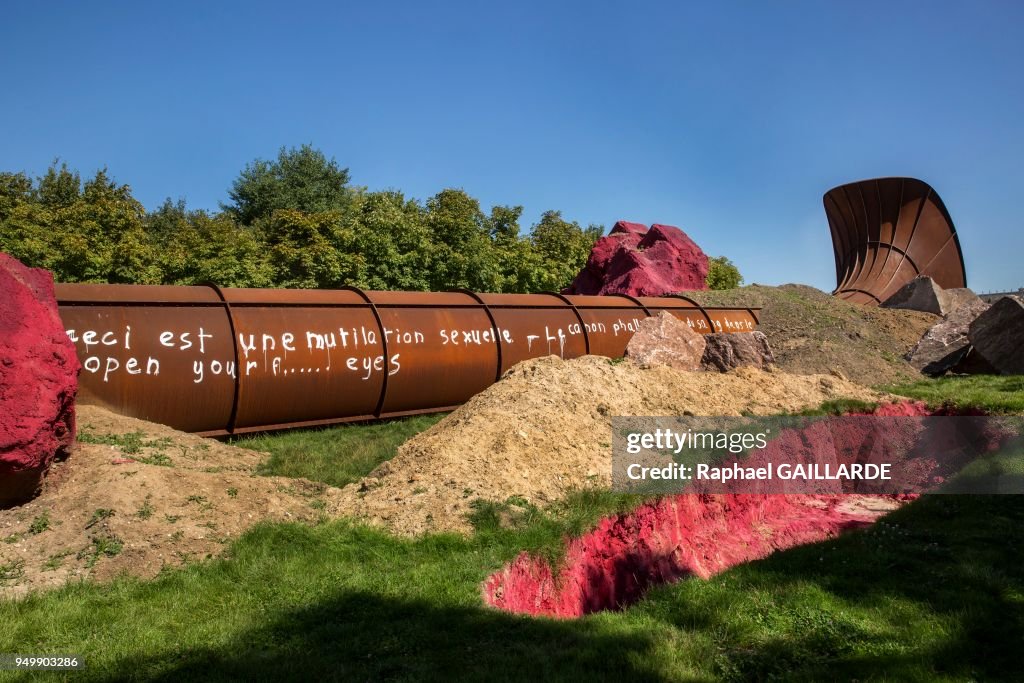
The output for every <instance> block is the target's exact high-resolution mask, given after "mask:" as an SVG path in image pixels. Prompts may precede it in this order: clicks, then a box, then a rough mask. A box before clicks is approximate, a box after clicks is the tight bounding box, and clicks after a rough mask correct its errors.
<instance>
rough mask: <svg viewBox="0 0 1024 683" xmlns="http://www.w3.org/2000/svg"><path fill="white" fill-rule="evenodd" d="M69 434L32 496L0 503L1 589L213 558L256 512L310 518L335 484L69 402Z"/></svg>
mask: <svg viewBox="0 0 1024 683" xmlns="http://www.w3.org/2000/svg"><path fill="white" fill-rule="evenodd" d="M78 421H79V430H80V433H79V437H80V439H82V441H81V442H79V443H78V444H77V445H76V446H75V449H74V451H73V453H72V454H71V456H70V457H69V458H68V459H67V460H65V461H63V462H57V463H55V464H54V465H53V467H52V468H51V470H50V474H49V475H48V477H47V479H46V481H45V485H44V488H43V491H42V493H40V495H39V496H38V497H36V498H35V499H34V500H32V501H31V502H29V503H27V504H25V505H22V506H20V507H16V508H11V509H8V510H0V595H3V596H8V597H13V596H17V595H22V594H24V593H26V592H27V591H29V590H31V589H36V588H45V587H50V586H57V585H61V584H63V583H65V582H66V581H68V580H76V579H78V578H85V577H91V578H95V579H97V580H100V581H104V580H109V579H111V578H113V577H115V576H117V575H118V574H120V573H122V572H127V573H130V574H132V575H135V576H141V577H144V578H148V577H152V576H155V575H156V574H157V573H158V572H159V571H160V569H161V568H162V567H164V566H179V565H182V564H185V563H187V562H191V561H196V560H201V559H205V558H207V557H211V556H216V555H219V554H220V553H221V552H222V550H223V549H224V548H225V547H226V544H227V542H228V541H229V540H231V539H232V538H235V537H237V536H238V535H239V534H241V533H242V532H243V531H245V530H246V529H247V528H249V527H250V526H252V525H253V524H256V523H257V522H260V521H263V520H268V519H269V520H292V521H296V520H301V521H308V522H315V521H316V520H318V519H320V518H321V517H322V516H323V515H325V514H328V513H329V503H328V499H329V498H330V497H331V495H332V493H336V492H337V489H331V488H329V487H327V486H325V485H323V484H317V483H313V482H309V481H306V480H302V479H288V478H284V477H263V476H256V474H255V471H256V467H257V466H258V465H259V463H260V462H261V461H262V460H264V458H265V457H266V454H265V453H258V452H254V451H251V450H247V449H244V448H236V447H233V446H229V445H227V444H223V443H220V442H217V441H214V440H212V439H203V438H200V437H197V436H192V435H190V434H185V433H182V432H179V431H176V430H174V429H171V428H169V427H164V426H162V425H157V424H153V423H151V422H144V421H142V420H135V419H132V418H129V417H122V416H120V415H116V414H114V413H111V412H109V411H106V410H104V409H102V408H97V407H95V406H80V407H79V409H78Z"/></svg>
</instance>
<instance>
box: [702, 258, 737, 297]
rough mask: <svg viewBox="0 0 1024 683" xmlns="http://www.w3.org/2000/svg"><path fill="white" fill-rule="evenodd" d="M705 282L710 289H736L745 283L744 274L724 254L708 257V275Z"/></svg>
mask: <svg viewBox="0 0 1024 683" xmlns="http://www.w3.org/2000/svg"><path fill="white" fill-rule="evenodd" d="M705 282H706V283H707V286H708V289H736V288H737V287H739V286H740V285H741V284H743V276H742V275H740V271H739V268H737V267H736V266H735V265H734V264H733V262H732V261H730V260H729V259H727V258H726V257H724V256H718V257H716V258H711V259H708V276H707V278H706V280H705Z"/></svg>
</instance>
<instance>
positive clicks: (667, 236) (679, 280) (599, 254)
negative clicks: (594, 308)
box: [564, 221, 708, 296]
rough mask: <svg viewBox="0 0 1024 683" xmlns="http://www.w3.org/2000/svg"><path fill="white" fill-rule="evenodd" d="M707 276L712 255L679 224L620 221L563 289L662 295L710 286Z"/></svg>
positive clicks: (595, 247)
mask: <svg viewBox="0 0 1024 683" xmlns="http://www.w3.org/2000/svg"><path fill="white" fill-rule="evenodd" d="M707 276H708V257H707V255H706V254H705V253H704V252H703V251H702V250H701V248H700V247H698V246H697V245H696V243H694V241H693V240H691V239H690V238H689V237H688V236H687V235H686V233H684V232H683V231H682V230H680V229H679V228H676V227H674V226H671V225H659V224H657V223H655V224H654V225H652V226H651V229H650V230H646V229H645V228H644V226H643V225H641V224H639V223H629V222H627V221H619V222H618V223H616V224H615V226H614V227H613V228H612V229H611V232H609V233H608V235H606V236H605V237H602V238H601V239H599V240H598V241H597V242H595V243H594V247H593V248H592V249H591V251H590V258H589V259H588V260H587V265H586V266H584V268H583V270H582V271H580V273H579V275H577V276H576V279H575V280H573V282H572V284H571V285H569V287H568V288H566V289H565V291H564V293H565V294H627V295H629V296H663V295H665V294H672V293H674V292H682V291H685V290H693V289H707V283H706V282H705V280H706V279H707Z"/></svg>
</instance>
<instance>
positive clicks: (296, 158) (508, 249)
mask: <svg viewBox="0 0 1024 683" xmlns="http://www.w3.org/2000/svg"><path fill="white" fill-rule="evenodd" d="M228 197H229V201H227V202H225V203H223V204H221V206H220V210H219V211H215V212H209V211H205V210H195V209H189V208H188V207H187V206H186V204H185V202H184V201H181V200H179V201H177V202H173V201H171V200H170V199H168V200H166V201H165V202H164V203H163V204H162V205H161V206H159V207H158V208H157V209H155V210H153V211H146V209H145V208H144V207H143V206H142V204H141V203H140V202H139V201H138V200H136V199H135V198H134V197H133V196H132V192H131V188H130V187H129V186H128V185H121V184H118V183H116V182H114V181H113V180H112V179H111V178H110V177H109V176H108V174H107V172H106V171H105V170H101V171H98V172H97V173H96V174H95V175H94V176H92V177H91V178H88V179H86V180H85V181H84V182H83V180H82V178H81V176H80V175H79V173H78V172H76V171H73V170H71V169H69V168H68V167H67V165H66V164H58V163H57V162H54V164H52V165H51V166H50V168H49V169H48V170H47V171H46V173H45V174H44V175H43V176H41V177H39V178H35V179H33V178H31V177H29V176H28V175H26V174H24V173H12V172H0V251H4V252H7V253H8V254H10V255H11V256H13V257H15V258H17V259H19V260H20V261H22V262H23V263H25V264H27V265H30V266H33V267H39V268H46V269H47V270H50V271H51V272H53V274H54V277H55V278H56V279H57V280H58V281H60V282H99V283H128V284H172V285H191V284H201V283H205V282H214V283H217V284H219V285H223V286H229V287H290V288H337V287H341V286H345V285H354V286H357V287H362V288H365V289H392V290H422V291H443V290H447V289H453V288H460V287H464V288H467V289H471V290H474V291H483V292H540V291H558V290H560V289H562V288H563V287H565V286H567V285H568V284H569V283H570V282H571V281H572V279H573V277H575V275H576V274H577V273H578V272H579V271H580V269H582V268H583V266H584V264H585V263H586V260H587V256H588V255H589V253H590V249H591V247H592V246H593V243H594V241H595V240H597V239H598V238H599V237H600V236H601V235H602V234H603V232H604V228H603V227H602V226H599V225H589V226H587V227H585V228H584V227H582V226H580V224H579V223H577V222H575V221H567V220H565V219H564V218H563V217H562V214H561V212H559V211H547V212H545V213H544V214H543V215H542V216H541V218H540V221H539V222H538V223H537V224H535V225H533V226H532V228H531V230H530V231H529V232H528V233H526V234H523V232H522V231H521V226H520V218H521V216H522V211H523V207H521V206H494V207H492V208H491V210H490V212H484V210H483V209H482V208H481V206H480V202H479V201H477V200H476V199H474V198H473V197H470V196H469V195H468V194H467V193H466V192H464V191H463V190H459V189H445V190H442V191H441V192H439V193H438V194H436V195H434V196H433V197H431V198H429V199H428V200H427V201H426V202H420V201H417V200H415V199H411V198H407V197H406V196H405V195H403V194H402V193H401V192H398V191H395V190H384V191H375V192H371V191H368V190H367V189H366V188H362V187H358V186H355V185H353V184H352V183H351V180H350V177H349V172H348V169H345V168H341V167H340V166H339V165H338V163H337V162H336V161H335V160H333V159H328V158H326V157H325V155H324V154H323V153H322V152H321V151H319V150H317V149H314V148H313V147H311V146H309V145H304V146H302V147H299V148H293V149H284V148H282V149H281V150H280V152H279V153H278V155H277V157H276V159H272V160H262V159H258V160H256V161H254V162H252V163H251V164H249V165H247V166H246V167H245V168H244V169H243V170H242V171H241V173H240V174H239V175H238V177H237V178H236V179H235V181H234V182H233V184H232V186H231V188H230V189H229V191H228ZM733 272H734V273H735V275H734V276H733V274H732V273H733ZM708 280H709V284H713V285H716V288H724V287H723V286H722V285H723V283H724V284H725V285H727V286H736V285H738V284H739V273H738V271H736V270H735V267H734V266H732V264H731V263H729V262H728V259H724V258H719V259H713V260H712V273H711V274H709V277H708Z"/></svg>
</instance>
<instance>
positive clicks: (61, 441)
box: [0, 253, 80, 507]
mask: <svg viewBox="0 0 1024 683" xmlns="http://www.w3.org/2000/svg"><path fill="white" fill-rule="evenodd" d="M0 292H2V293H3V294H2V295H0V507H7V506H10V505H16V504H18V503H22V502H25V501H27V500H28V499H30V498H31V497H32V496H33V495H35V493H36V491H37V490H38V488H39V483H40V481H41V480H42V476H43V474H44V473H45V472H46V468H47V467H48V466H49V465H50V463H51V462H52V461H53V459H54V457H56V456H57V454H58V453H60V452H61V451H62V450H66V449H68V448H69V447H70V446H71V444H72V442H73V441H74V438H75V403H74V401H75V392H76V391H77V389H78V370H79V367H80V366H79V363H78V358H77V356H76V355H75V347H74V345H73V344H72V343H71V341H70V340H69V339H68V338H67V335H65V333H64V325H63V323H62V322H61V320H60V317H59V316H58V314H57V300H56V299H55V298H54V294H53V277H52V276H51V275H50V273H49V272H47V271H45V270H42V269H40V268H28V267H26V266H24V265H22V264H21V263H19V262H18V261H17V260H15V259H13V258H11V257H10V256H8V255H7V254H3V253H0Z"/></svg>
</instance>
